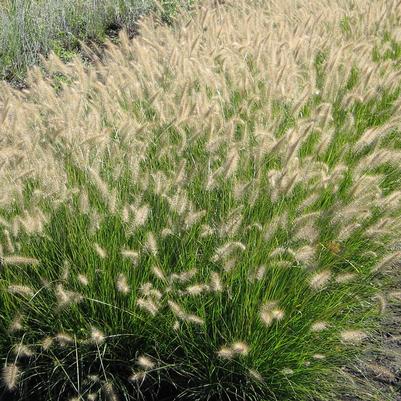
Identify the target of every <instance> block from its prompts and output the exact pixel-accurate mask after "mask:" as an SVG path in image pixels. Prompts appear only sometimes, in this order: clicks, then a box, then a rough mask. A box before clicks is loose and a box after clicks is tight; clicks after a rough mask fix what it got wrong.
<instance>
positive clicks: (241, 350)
mask: <svg viewBox="0 0 401 401" xmlns="http://www.w3.org/2000/svg"><path fill="white" fill-rule="evenodd" d="M231 349H232V351H233V352H234V353H235V354H239V355H247V354H248V352H249V347H248V345H247V344H245V343H244V342H242V341H238V342H235V343H233V344H232V345H231Z"/></svg>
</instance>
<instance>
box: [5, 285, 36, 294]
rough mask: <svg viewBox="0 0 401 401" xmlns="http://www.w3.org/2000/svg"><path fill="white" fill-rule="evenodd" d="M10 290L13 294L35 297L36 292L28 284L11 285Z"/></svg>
mask: <svg viewBox="0 0 401 401" xmlns="http://www.w3.org/2000/svg"><path fill="white" fill-rule="evenodd" d="M8 292H9V293H11V294H18V295H23V296H29V297H33V295H34V294H35V293H34V292H33V290H32V288H30V287H28V286H26V285H9V286H8Z"/></svg>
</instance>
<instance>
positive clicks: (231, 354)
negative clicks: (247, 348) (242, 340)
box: [217, 347, 235, 359]
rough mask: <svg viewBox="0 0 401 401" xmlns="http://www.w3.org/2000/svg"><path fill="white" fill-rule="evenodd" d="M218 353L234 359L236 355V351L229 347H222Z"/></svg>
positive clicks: (224, 357) (225, 357) (222, 356)
mask: <svg viewBox="0 0 401 401" xmlns="http://www.w3.org/2000/svg"><path fill="white" fill-rule="evenodd" d="M217 355H218V356H219V357H220V358H223V359H232V358H233V357H234V355H235V353H234V351H233V350H232V349H231V348H229V347H221V348H220V350H219V351H218V352H217Z"/></svg>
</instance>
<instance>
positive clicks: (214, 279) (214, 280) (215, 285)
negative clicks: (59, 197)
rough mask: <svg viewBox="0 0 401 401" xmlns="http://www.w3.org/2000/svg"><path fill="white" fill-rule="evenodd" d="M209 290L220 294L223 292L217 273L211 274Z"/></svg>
mask: <svg viewBox="0 0 401 401" xmlns="http://www.w3.org/2000/svg"><path fill="white" fill-rule="evenodd" d="M210 281H211V284H210V285H211V288H212V290H213V291H214V292H221V291H223V285H222V283H221V279H220V275H219V273H217V272H213V273H212V274H211V280H210Z"/></svg>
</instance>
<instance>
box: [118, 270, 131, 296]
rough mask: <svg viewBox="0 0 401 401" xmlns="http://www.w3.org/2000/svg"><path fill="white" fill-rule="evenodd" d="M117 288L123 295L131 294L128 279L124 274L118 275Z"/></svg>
mask: <svg viewBox="0 0 401 401" xmlns="http://www.w3.org/2000/svg"><path fill="white" fill-rule="evenodd" d="M116 287H117V291H118V292H121V293H123V294H128V293H129V292H130V287H129V285H128V281H127V277H126V276H125V275H124V274H123V273H120V274H119V275H118V277H117V283H116Z"/></svg>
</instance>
